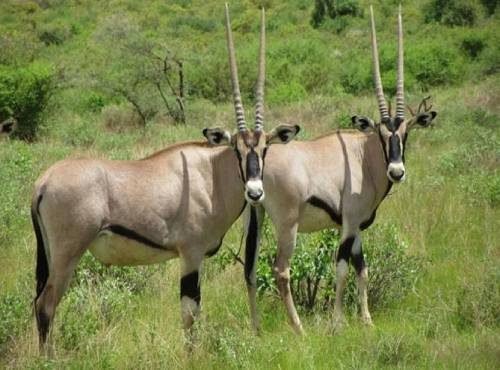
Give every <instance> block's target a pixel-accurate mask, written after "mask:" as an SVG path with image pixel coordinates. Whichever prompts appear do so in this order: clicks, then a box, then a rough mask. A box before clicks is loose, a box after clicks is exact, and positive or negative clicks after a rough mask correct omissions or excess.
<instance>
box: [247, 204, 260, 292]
mask: <svg viewBox="0 0 500 370" xmlns="http://www.w3.org/2000/svg"><path fill="white" fill-rule="evenodd" d="M257 235H258V222H257V212H256V211H255V207H250V223H249V225H248V232H247V238H246V243H245V280H246V282H247V285H249V286H250V285H251V284H252V282H251V281H250V274H251V273H252V271H253V270H254V268H255V262H256V261H255V254H256V251H257Z"/></svg>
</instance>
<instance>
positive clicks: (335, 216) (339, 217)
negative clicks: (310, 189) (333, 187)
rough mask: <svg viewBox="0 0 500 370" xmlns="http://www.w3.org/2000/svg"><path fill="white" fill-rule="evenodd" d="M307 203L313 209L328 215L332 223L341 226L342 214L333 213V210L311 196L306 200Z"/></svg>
mask: <svg viewBox="0 0 500 370" xmlns="http://www.w3.org/2000/svg"><path fill="white" fill-rule="evenodd" d="M307 203H309V204H310V205H312V206H314V207H318V208H321V209H322V210H323V211H325V212H326V213H328V215H329V216H330V218H331V219H332V221H333V222H335V223H336V224H337V225H342V214H339V213H337V212H335V210H334V209H333V208H332V207H330V206H329V205H328V203H326V202H325V201H323V200H322V199H320V198H318V197H315V196H312V197H310V198H309V199H308V200H307Z"/></svg>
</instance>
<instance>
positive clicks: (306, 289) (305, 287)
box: [257, 221, 423, 311]
mask: <svg viewBox="0 0 500 370" xmlns="http://www.w3.org/2000/svg"><path fill="white" fill-rule="evenodd" d="M362 237H363V250H364V253H365V259H366V261H367V264H368V268H369V288H368V301H369V304H370V307H371V308H372V309H373V310H377V309H382V308H384V307H387V306H388V305H390V304H392V303H394V302H396V301H398V300H400V299H402V298H403V297H405V296H406V295H407V294H408V292H410V291H411V289H413V288H414V287H415V284H416V280H417V278H418V276H419V274H420V273H421V272H422V268H423V261H422V260H421V259H420V258H418V257H416V256H411V255H409V254H408V253H407V243H406V242H405V241H404V240H403V239H402V238H401V237H400V236H399V232H398V230H397V229H396V227H394V226H392V225H387V224H384V225H380V226H378V227H377V228H374V229H372V230H370V231H369V232H365V233H363V236H362ZM263 240H264V246H263V248H262V251H261V253H260V262H259V265H258V270H257V287H258V291H259V292H260V293H264V292H276V291H277V288H276V285H275V282H274V276H273V272H272V264H273V263H274V258H275V257H274V256H275V253H276V251H275V247H274V245H276V242H275V238H274V236H273V235H272V232H271V229H270V227H269V225H268V222H267V221H266V223H265V224H264V229H263ZM339 241H340V239H339V233H338V231H337V230H335V229H332V230H323V231H320V232H318V233H314V234H305V235H304V234H299V237H298V238H297V246H296V248H295V252H294V256H293V259H292V264H291V276H290V285H291V289H292V295H293V297H294V301H295V302H296V304H297V305H298V306H300V307H302V308H303V309H306V310H312V309H316V308H323V309H325V308H330V307H331V306H332V304H333V298H334V294H333V292H334V285H335V268H334V264H333V262H332V261H333V259H334V254H335V250H336V248H338V246H339ZM355 275H356V274H355V273H354V272H353V271H352V269H351V273H350V274H349V279H348V284H347V288H346V293H345V300H346V302H347V307H349V309H350V310H352V311H354V310H355V309H356V308H357V305H358V298H357V286H356V278H355Z"/></svg>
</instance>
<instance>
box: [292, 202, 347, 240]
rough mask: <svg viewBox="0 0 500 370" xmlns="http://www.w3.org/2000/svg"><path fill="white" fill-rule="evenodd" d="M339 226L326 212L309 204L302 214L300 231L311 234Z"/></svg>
mask: <svg viewBox="0 0 500 370" xmlns="http://www.w3.org/2000/svg"><path fill="white" fill-rule="evenodd" d="M338 226H340V225H338V224H337V223H335V222H334V221H333V219H332V217H331V216H330V215H329V214H328V213H327V212H326V211H325V210H323V209H321V208H318V207H316V206H313V205H311V204H307V205H306V206H305V208H304V210H303V211H302V212H301V214H300V218H299V230H298V231H299V232H304V233H310V232H314V231H319V230H323V229H327V228H332V227H338Z"/></svg>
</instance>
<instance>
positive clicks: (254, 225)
mask: <svg viewBox="0 0 500 370" xmlns="http://www.w3.org/2000/svg"><path fill="white" fill-rule="evenodd" d="M246 216H248V220H247V223H246V224H247V227H246V238H245V239H246V240H245V281H246V283H247V291H248V302H249V305H250V317H251V320H252V327H253V329H254V330H255V331H256V332H257V333H258V332H259V331H260V320H259V314H258V312H257V276H256V272H257V260H258V258H259V246H260V234H261V231H262V230H261V229H262V222H263V221H264V209H263V208H262V207H261V206H256V207H250V208H249V212H248V215H246Z"/></svg>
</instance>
